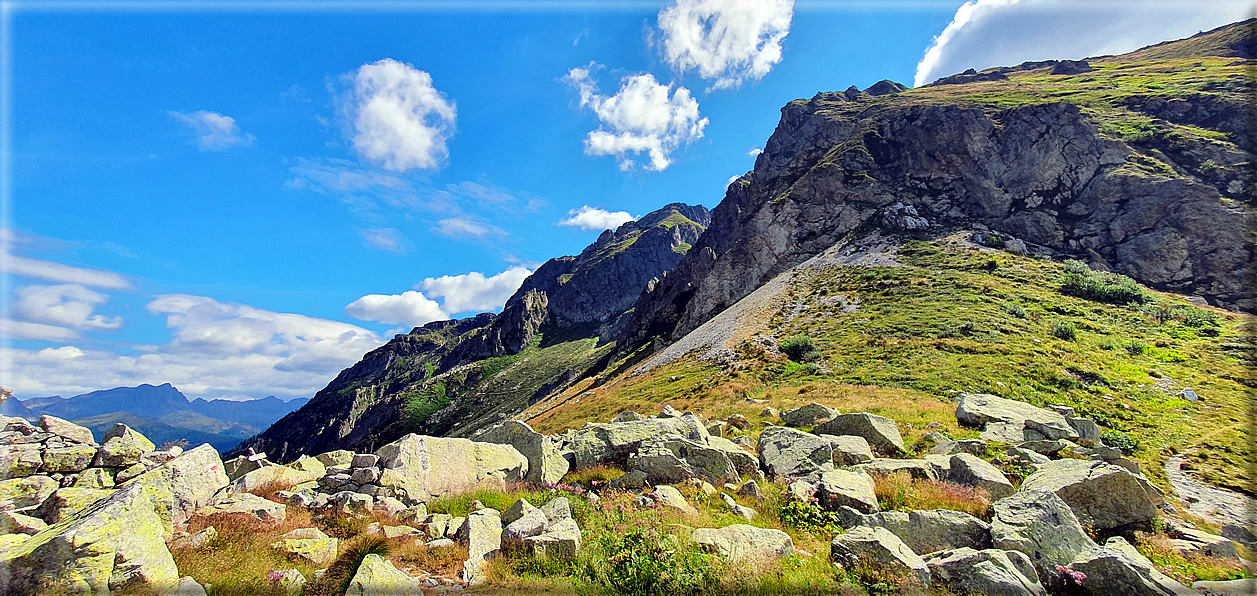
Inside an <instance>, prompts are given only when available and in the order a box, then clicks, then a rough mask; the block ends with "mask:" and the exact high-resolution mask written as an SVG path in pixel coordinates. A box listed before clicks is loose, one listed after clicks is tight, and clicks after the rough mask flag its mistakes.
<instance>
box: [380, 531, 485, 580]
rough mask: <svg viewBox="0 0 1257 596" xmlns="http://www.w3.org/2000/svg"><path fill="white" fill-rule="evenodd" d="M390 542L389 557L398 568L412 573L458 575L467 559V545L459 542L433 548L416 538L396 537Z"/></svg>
mask: <svg viewBox="0 0 1257 596" xmlns="http://www.w3.org/2000/svg"><path fill="white" fill-rule="evenodd" d="M389 543H390V546H391V548H392V550H391V551H390V552H391V555H390V557H389V558H390V559H392V560H393V563H394V564H395V565H397V567H398V569H402V570H403V571H407V572H408V573H410V574H411V575H423V574H436V575H441V576H445V577H458V576H459V574H460V573H461V572H462V570H463V562H464V561H466V560H467V547H466V546H462V545H458V544H455V545H453V546H441V547H436V548H432V547H429V546H428V545H426V544H423V543H422V542H420V541H419V540H416V539H415V538H396V539H394V540H390V541H389Z"/></svg>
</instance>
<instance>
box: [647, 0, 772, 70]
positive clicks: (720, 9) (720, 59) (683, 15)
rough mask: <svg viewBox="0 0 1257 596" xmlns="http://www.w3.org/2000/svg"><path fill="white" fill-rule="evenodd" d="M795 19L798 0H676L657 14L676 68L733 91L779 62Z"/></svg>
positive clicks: (663, 43) (664, 46) (667, 56)
mask: <svg viewBox="0 0 1257 596" xmlns="http://www.w3.org/2000/svg"><path fill="white" fill-rule="evenodd" d="M793 17H794V0H677V3H676V4H675V5H673V6H669V7H668V8H665V9H663V10H662V11H660V12H659V19H658V20H659V32H660V36H661V43H660V46H661V49H662V51H663V57H664V60H665V61H666V62H667V63H668V64H670V65H672V67H673V68H675V69H677V70H678V71H681V72H685V71H691V70H692V71H696V72H697V73H698V76H700V77H702V78H703V79H705V80H708V81H711V82H712V83H711V89H729V88H733V87H737V86H739V85H741V84H742V83H744V82H746V81H757V80H759V79H762V78H764V75H766V74H768V73H769V72H770V71H771V70H772V69H773V66H775V65H776V64H777V63H778V62H781V54H782V47H781V44H782V42H784V41H785V39H786V35H787V34H789V33H790V21H791V19H792V18H793ZM709 90H710V89H709Z"/></svg>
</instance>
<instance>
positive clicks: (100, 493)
mask: <svg viewBox="0 0 1257 596" xmlns="http://www.w3.org/2000/svg"><path fill="white" fill-rule="evenodd" d="M112 493H113V491H112V490H107V489H99V488H73V487H71V488H59V489H57V490H56V492H54V493H52V496H50V497H48V498H47V499H45V500H44V502H43V503H41V504H40V505H39V507H38V508H36V509H35V516H36V517H38V518H39V519H42V520H44V521H45V522H47V523H49V524H55V523H57V522H59V521H61V520H63V519H67V518H69V517H71V516H73V515H74V514H76V513H78V512H80V511H83V510H84V509H87V508H88V507H90V506H92V505H93V504H95V503H96V502H97V501H100V500H101V499H104V498H105V497H108V496H109V495H110V494H112Z"/></svg>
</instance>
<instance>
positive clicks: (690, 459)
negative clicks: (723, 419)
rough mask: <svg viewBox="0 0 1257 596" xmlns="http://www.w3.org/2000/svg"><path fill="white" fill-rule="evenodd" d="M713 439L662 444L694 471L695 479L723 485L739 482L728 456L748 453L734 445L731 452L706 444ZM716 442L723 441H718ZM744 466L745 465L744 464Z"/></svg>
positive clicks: (739, 479)
mask: <svg viewBox="0 0 1257 596" xmlns="http://www.w3.org/2000/svg"><path fill="white" fill-rule="evenodd" d="M712 439H713V437H706V440H704V441H703V442H701V443H700V442H696V441H690V440H687V439H682V438H679V437H675V438H670V439H668V440H665V441H664V442H663V447H664V448H665V449H667V450H668V451H671V452H672V453H675V454H676V455H677V456H678V457H680V458H681V459H683V460H685V463H686V464H689V466H690V468H692V469H693V470H694V473H695V475H696V476H697V477H699V478H703V479H705V480H708V481H711V482H715V483H717V484H723V483H725V482H741V481H742V478H741V477H740V476H739V474H738V470H737V468H736V467H735V466H734V465H733V460H732V459H730V457H729V456H730V454H731V453H733V454H735V456H736V455H737V454H739V453H740V454H743V455H746V456H749V455H750V454H749V453H746V452H745V451H742V449H741V448H740V447H737V446H736V445H732V443H730V446H732V447H733V449H732V451H731V450H729V449H721V448H718V447H713V446H710V445H709V444H708V443H709V441H711V440H712ZM717 439H718V440H723V439H719V438H718V437H717ZM744 465H745V464H744Z"/></svg>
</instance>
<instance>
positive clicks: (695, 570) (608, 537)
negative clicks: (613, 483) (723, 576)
mask: <svg viewBox="0 0 1257 596" xmlns="http://www.w3.org/2000/svg"><path fill="white" fill-rule="evenodd" d="M596 548H598V550H600V551H602V552H601V555H603V556H597V557H591V558H590V559H589V560H588V563H587V564H586V568H585V575H586V576H587V577H588V579H589V580H590V581H591V582H592V583H594V584H597V585H599V586H602V587H604V588H607V589H608V590H610V591H612V592H614V593H617V594H638V595H642V596H675V595H678V594H699V593H703V592H707V591H710V590H712V589H713V588H714V587H715V586H716V585H717V583H718V581H719V578H718V575H717V572H716V565H715V561H714V560H713V559H712V558H711V557H709V556H707V555H704V554H702V553H699V552H698V551H696V550H693V549H692V548H688V547H681V546H678V545H675V544H673V542H672V538H671V537H668V536H661V535H660V534H659V533H658V531H657V530H655V529H653V528H639V529H634V530H630V531H629V532H627V533H626V534H624V535H617V534H613V533H609V534H604V535H603V536H601V538H600V540H599V541H598V544H597V547H596Z"/></svg>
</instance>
